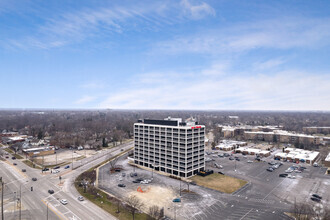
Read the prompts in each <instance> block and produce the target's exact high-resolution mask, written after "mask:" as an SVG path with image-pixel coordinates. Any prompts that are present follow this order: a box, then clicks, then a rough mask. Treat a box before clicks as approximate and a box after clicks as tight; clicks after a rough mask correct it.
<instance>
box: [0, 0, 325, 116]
mask: <svg viewBox="0 0 330 220" xmlns="http://www.w3.org/2000/svg"><path fill="white" fill-rule="evenodd" d="M329 57H330V2H329V1H235V0H228V1H222V0H210V1H200V0H182V1H180V0H173V1H166V0H162V1H155V0H150V1H143V0H139V1H125V0H118V1H116V0H113V1H84V0H80V1H73V0H72V1H60V0H50V1H44V0H40V1H38V0H35V1H20V0H17V1H14V0H0V100H1V105H0V108H70V109H71V108H91V109H95V108H115V109H192V110H194V109H196V110H203V109H205V110H326V111H329V110H330V58H329Z"/></svg>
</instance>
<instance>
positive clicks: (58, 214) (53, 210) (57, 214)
mask: <svg viewBox="0 0 330 220" xmlns="http://www.w3.org/2000/svg"><path fill="white" fill-rule="evenodd" d="M41 201H42V202H43V203H44V204H45V206H47V204H46V202H45V201H44V200H43V199H42V200H41ZM48 208H49V209H50V210H51V211H52V212H53V213H54V214H55V215H56V216H57V217H59V219H61V220H63V219H67V218H66V217H65V216H63V217H64V218H62V217H61V216H60V215H62V213H60V212H59V213H57V212H58V210H57V209H53V208H52V207H51V206H49V203H48ZM55 210H56V211H55Z"/></svg>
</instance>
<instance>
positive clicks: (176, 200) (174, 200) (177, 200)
mask: <svg viewBox="0 0 330 220" xmlns="http://www.w3.org/2000/svg"><path fill="white" fill-rule="evenodd" d="M173 202H181V199H180V198H175V199H173Z"/></svg>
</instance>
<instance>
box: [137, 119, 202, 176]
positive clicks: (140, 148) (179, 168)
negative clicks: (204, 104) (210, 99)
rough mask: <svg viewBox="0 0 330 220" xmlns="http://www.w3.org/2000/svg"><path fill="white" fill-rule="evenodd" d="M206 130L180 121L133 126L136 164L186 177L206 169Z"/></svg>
mask: <svg viewBox="0 0 330 220" xmlns="http://www.w3.org/2000/svg"><path fill="white" fill-rule="evenodd" d="M204 148H205V126H204V125H197V123H196V122H194V121H186V122H182V119H180V118H170V117H169V118H166V119H164V120H151V119H144V120H143V121H142V120H139V121H138V123H135V124H134V162H135V164H138V165H141V166H145V167H148V168H152V169H155V170H157V171H162V172H166V173H169V174H172V175H175V176H180V177H189V176H192V175H195V174H197V173H198V172H199V171H201V170H204V169H205V160H204V154H205V150H204Z"/></svg>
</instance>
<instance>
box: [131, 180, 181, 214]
mask: <svg viewBox="0 0 330 220" xmlns="http://www.w3.org/2000/svg"><path fill="white" fill-rule="evenodd" d="M140 187H141V189H142V191H144V192H143V193H142V192H138V191H137V190H138V189H136V190H135V191H133V192H130V193H128V196H131V195H135V196H137V198H139V199H140V200H141V201H142V202H143V203H144V205H145V207H144V209H145V210H148V209H149V207H151V206H153V205H157V206H158V207H160V208H162V207H165V208H168V207H170V206H171V205H172V200H173V199H174V198H176V194H175V192H174V191H173V190H172V189H170V188H167V187H161V186H140ZM137 188H138V187H137Z"/></svg>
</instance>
